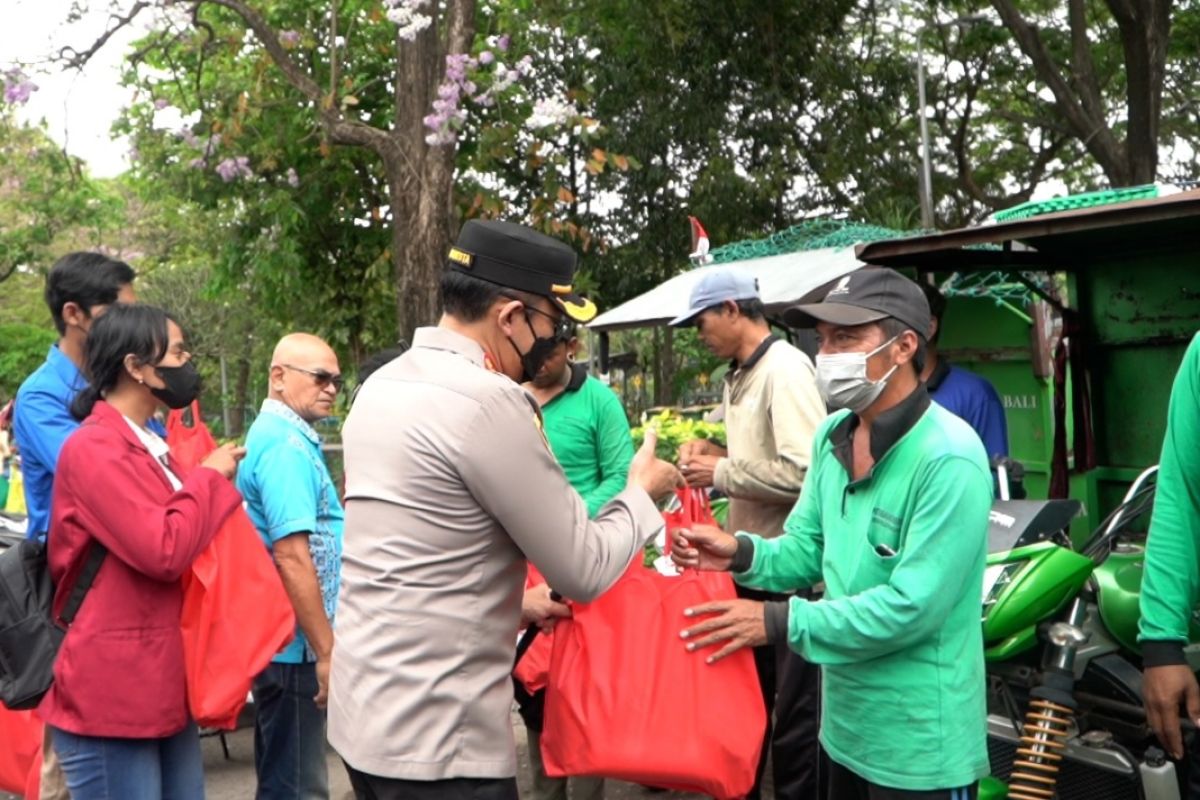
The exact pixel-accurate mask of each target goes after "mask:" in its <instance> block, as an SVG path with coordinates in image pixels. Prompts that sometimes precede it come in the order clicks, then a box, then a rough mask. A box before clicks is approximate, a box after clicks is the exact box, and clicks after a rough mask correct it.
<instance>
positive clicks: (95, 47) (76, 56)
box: [58, 0, 150, 69]
mask: <svg viewBox="0 0 1200 800" xmlns="http://www.w3.org/2000/svg"><path fill="white" fill-rule="evenodd" d="M149 7H150V3H148V2H146V0H138V2H136V3H134V4H133V8H131V9H130V10H129V13H128V14H126V15H125V16H123V17H122V16H120V15H119V14H113V15H112V16H110V17H109V22H110V23H113V22H115V23H116V24H110V25H109V27H108V28H107V29H105V31H104V33H103V34H102V35H101V36H100V38H98V39H97V40H96V41H95V42H93V43H92V46H91V47H89V48H88V49H87V50H84V51H83V52H79V51H78V50H76V49H75V48H74V47H70V46H67V47H64V48H62V49H61V50H59V51H58V57H59V58H61V59H65V60H66V66H67V68H68V69H83V68H84V67H85V66H86V65H87V63H88V62H89V61H91V60H92V57H93V56H95V55H96V53H98V52H100V48H102V47H104V45H105V44H107V43H108V40H109V39H111V38H112V37H113V36H114V35H115V34H116V33H117V31H119V30H121V29H122V28H124V27H127V26H128V25H129V24H130V23H132V22H133V21H134V19H136V18H137V15H138V14H141V13H142V12H143V11H145V10H146V9H147V8H149Z"/></svg>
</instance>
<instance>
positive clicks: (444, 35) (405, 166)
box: [384, 0, 475, 342]
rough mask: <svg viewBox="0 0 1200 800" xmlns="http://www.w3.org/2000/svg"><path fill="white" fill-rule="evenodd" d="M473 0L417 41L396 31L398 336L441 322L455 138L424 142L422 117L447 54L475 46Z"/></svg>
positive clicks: (456, 1) (391, 156)
mask: <svg viewBox="0 0 1200 800" xmlns="http://www.w3.org/2000/svg"><path fill="white" fill-rule="evenodd" d="M474 37H475V0H449V2H447V3H446V6H445V8H444V10H443V13H442V14H441V15H440V18H439V20H438V24H437V25H433V26H430V27H429V28H427V29H426V30H425V31H423V32H421V33H420V34H418V35H417V38H416V39H415V40H414V41H411V42H408V41H404V40H402V39H400V38H399V37H397V39H396V87H395V100H396V117H395V121H394V127H393V130H392V132H391V135H390V138H391V145H392V146H391V147H390V148H389V150H388V152H387V153H386V154H385V155H384V164H385V166H386V168H387V173H388V184H389V192H390V200H391V206H392V266H393V269H394V270H395V275H396V322H397V327H398V329H399V332H400V337H401V338H403V339H405V340H406V341H409V342H411V341H412V334H413V331H414V330H415V329H416V328H418V327H420V326H422V325H432V324H433V323H435V322H437V318H438V313H439V310H440V309H439V303H438V297H437V286H438V279H439V277H440V275H441V271H442V269H443V266H444V265H445V262H446V253H447V252H448V251H449V249H450V243H451V241H452V232H451V214H452V208H453V200H454V194H453V193H454V156H455V148H454V146H453V145H447V146H430V145H428V144H426V143H425V136H426V135H427V134H428V133H429V130H428V129H427V128H426V127H425V123H424V118H425V116H426V115H427V114H428V113H429V111H430V108H431V107H432V102H433V98H434V97H436V96H437V89H438V85H439V84H440V83H441V81H442V78H443V75H444V74H445V71H446V56H447V55H448V54H452V53H465V52H469V51H470V46H471V41H472V40H473V39H474Z"/></svg>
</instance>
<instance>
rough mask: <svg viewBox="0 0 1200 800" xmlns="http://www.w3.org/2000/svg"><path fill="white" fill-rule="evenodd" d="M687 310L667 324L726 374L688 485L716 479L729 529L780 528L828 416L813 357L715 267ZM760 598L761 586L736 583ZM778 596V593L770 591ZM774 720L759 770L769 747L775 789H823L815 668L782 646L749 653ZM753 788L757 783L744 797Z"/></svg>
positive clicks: (692, 452)
mask: <svg viewBox="0 0 1200 800" xmlns="http://www.w3.org/2000/svg"><path fill="white" fill-rule="evenodd" d="M688 305H689V308H688V310H687V311H686V312H685V313H684V314H682V315H681V316H680V317H678V318H677V319H675V320H673V322H672V324H673V325H679V326H684V325H694V326H695V327H696V329H697V332H698V333H699V335H700V339H701V341H703V342H704V344H705V346H706V347H708V349H709V350H711V351H712V352H713V353H714V354H715V355H717V356H720V357H721V358H728V359H730V360H731V362H732V363H731V364H730V368H729V372H728V373H727V374H726V376H725V392H724V403H723V411H724V414H725V436H726V444H727V445H728V447H727V448H723V447H720V446H719V445H716V444H714V443H712V442H708V441H704V440H698V441H695V442H688V443H686V444H684V445H683V447H682V448H680V453H679V467H680V469H681V470H683V474H684V476H685V477H686V478H687V481H688V484H689V485H691V486H699V487H710V486H712V487H715V488H717V489H719V490H720V491H722V492H724V493H725V494H727V495H729V518H728V520H727V522H726V528H727V529H728V530H729V531H730V532H733V531H748V532H752V533H757V534H760V535H762V536H768V537H771V536H779V535H780V534H782V533H783V522H784V520H785V519H786V518H787V515H788V513H789V512H790V511H791V510H792V507H793V506H794V505H795V504H796V501H797V500H798V499H799V498H800V487H801V485H802V484H803V482H804V476H805V474H806V473H807V471H808V467H809V463H810V457H811V451H812V441H813V435H814V434H815V433H816V429H817V426H818V425H819V424H820V422H821V420H823V419H824V418H825V416H826V409H825V404H824V403H823V402H822V401H821V396H820V394H819V393H818V392H817V385H816V376H815V372H814V369H813V365H812V362H811V361H810V360H809V358H808V356H806V355H805V354H804V353H802V352H801V351H799V350H797V349H796V348H795V347H793V346H792V345H790V344H788V343H787V342H785V341H783V340H781V339H779V338H778V337H777V336H774V335H772V333H771V329H770V327H769V326H768V325H767V321H766V317H765V315H764V313H763V304H762V300H761V299H760V298H759V295H758V284H757V282H756V281H755V279H754V278H753V277H751V276H749V275H747V274H745V273H743V272H740V271H737V270H733V269H727V268H714V269H710V270H708V271H707V272H705V274H704V275H702V276H701V278H700V280H699V281H698V282H697V283H696V286H695V287H694V288H693V290H692V293H691V298H690V302H689V304H688ZM740 591H742V592H743V593H744V594H746V595H747V596H754V597H757V598H758V599H768V598H766V597H763V596H762V595H763V593H761V592H754V591H753V590H740ZM774 599H778V598H774ZM754 658H755V663H756V665H757V666H758V674H759V679H760V681H761V683H762V689H763V698H764V700H765V701H766V703H767V708H768V709H771V708H774V718H775V722H774V727H773V730H768V731H767V737H768V743H769V744H770V747H769V748H768V747H764V748H763V757H762V761H761V762H760V763H759V778H760V781H761V777H762V770H763V768H764V766H765V764H766V759H767V753H768V752H771V753H773V755H774V760H773V765H774V769H773V772H774V778H775V797H776V798H778V800H815V798H817V797H821V798H823V797H824V796H825V793H824V789H823V788H822V786H821V784H822V780H821V777H822V776H821V774H820V773H821V770H819V769H818V763H819V761H820V756H819V753H820V749H819V746H818V744H817V730H818V721H819V710H818V709H819V700H818V676H817V668H816V667H815V666H813V665H811V664H809V663H807V662H806V661H804V659H802V658H800V656H798V655H796V654H795V653H793V652H791V651H790V650H789V649H788V647H787V645H786V644H784V645H781V646H779V647H777V648H773V647H760V648H758V649H757V650H755V653H754ZM758 796H759V786H758V783H757V782H756V785H755V787H754V790H753V791H752V792H751V794H750V797H751V798H756V797H758Z"/></svg>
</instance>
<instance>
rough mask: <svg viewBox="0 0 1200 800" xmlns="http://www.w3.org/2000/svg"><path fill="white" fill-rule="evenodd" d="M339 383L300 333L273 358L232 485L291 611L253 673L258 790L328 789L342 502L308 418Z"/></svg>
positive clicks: (311, 793) (327, 354)
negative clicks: (292, 618) (285, 628)
mask: <svg viewBox="0 0 1200 800" xmlns="http://www.w3.org/2000/svg"><path fill="white" fill-rule="evenodd" d="M341 386H342V376H341V373H340V372H339V370H338V360H337V355H335V354H334V352H333V350H332V349H330V347H329V345H327V344H326V343H325V342H323V341H322V340H321V339H318V338H317V337H316V336H311V335H309V334H304V333H294V334H291V335H289V336H285V337H284V338H283V339H281V340H280V342H279V344H278V345H277V346H276V347H275V353H274V355H273V356H272V358H271V375H270V393H269V396H268V398H267V399H266V400H265V401H264V402H263V405H262V410H261V412H260V413H259V416H258V418H257V419H256V420H255V421H254V424H253V425H251V426H250V432H249V433H248V434H247V436H246V458H245V459H244V460H243V461H242V464H241V467H240V468H239V469H238V476H237V485H238V489H239V490H240V491H241V492H242V495H243V496H244V497H245V498H246V507H247V510H248V511H249V513H250V518H251V519H252V520H253V521H254V525H255V527H257V528H258V532H259V534H261V535H262V537H263V541H264V542H265V543H266V545H267V547H268V548H269V549H270V551H271V554H272V556H273V557H274V559H275V563H276V566H277V567H278V569H279V574H280V577H281V578H282V579H283V585H284V588H285V589H286V590H287V593H288V597H289V598H290V599H291V601H292V607H293V609H294V610H295V612H296V624H297V631H296V638H295V640H294V641H293V642H292V643H291V645H289V646H288V647H287V648H286V649H285V650H283V652H281V653H280V654H279V655H278V656H276V657H275V659H274V661H273V662H272V663H271V665H270V666H269V667H267V669H266V670H265V671H263V673H262V674H261V675H259V676H258V677H257V678H256V679H255V681H254V703H255V706H256V709H255V711H256V718H255V735H254V764H255V770H256V772H257V775H258V791H257V792H256V794H255V797H256V798H257V800H277V799H278V800H284V798H288V799H289V800H295V798H328V797H329V776H328V774H327V771H326V768H325V710H324V709H325V697H326V693H327V691H328V687H329V659H330V655H331V653H332V651H333V616H334V610H335V607H336V603H337V593H338V576H339V575H340V573H341V560H342V523H343V513H342V504H341V502H340V501H339V499H338V492H337V488H336V487H335V486H334V485H333V481H332V479H331V478H330V476H329V469H328V468H327V466H326V464H325V459H324V457H323V456H322V454H321V440H320V437H318V435H317V432H316V431H315V430H314V429H313V427H312V423H314V422H316V421H317V420H320V419H324V418H325V417H328V416H329V415H330V414H331V413H332V411H333V403H334V400H335V398H336V397H337V392H338V390H339V389H340V388H341Z"/></svg>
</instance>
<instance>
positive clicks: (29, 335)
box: [0, 322, 58, 405]
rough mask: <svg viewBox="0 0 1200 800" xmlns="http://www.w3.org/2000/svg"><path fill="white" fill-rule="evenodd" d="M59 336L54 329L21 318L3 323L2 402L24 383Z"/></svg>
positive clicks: (0, 338) (0, 348) (0, 355)
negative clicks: (29, 323) (28, 322)
mask: <svg viewBox="0 0 1200 800" xmlns="http://www.w3.org/2000/svg"><path fill="white" fill-rule="evenodd" d="M57 339H58V336H57V335H55V333H54V332H53V331H48V330H46V329H45V328H40V327H38V326H36V325H28V324H26V323H22V322H15V323H3V324H0V405H3V404H4V403H7V402H8V401H9V400H11V399H12V398H13V397H14V396H15V395H16V393H17V389H19V388H20V386H21V383H22V382H23V381H24V380H25V378H27V377H28V376H29V374H30V373H31V372H33V371H34V370H35V369H37V368H38V366H39V365H40V364H41V363H42V362H43V361H45V360H46V351H47V350H48V349H49V347H50V345H52V344H54V342H55V341H56V340H57Z"/></svg>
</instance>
